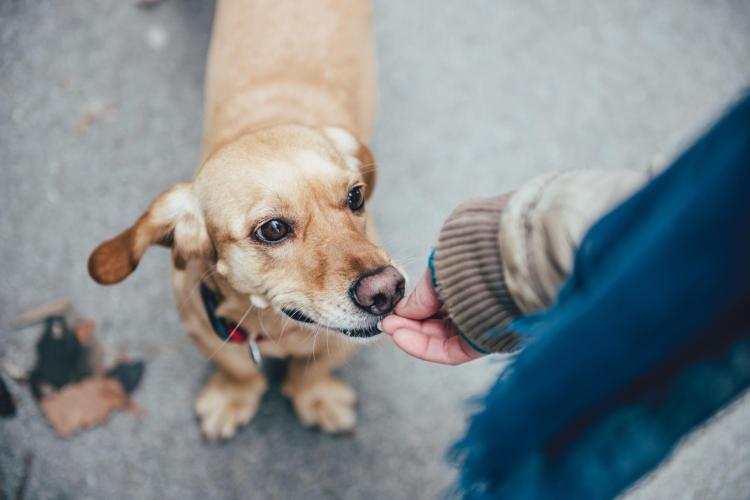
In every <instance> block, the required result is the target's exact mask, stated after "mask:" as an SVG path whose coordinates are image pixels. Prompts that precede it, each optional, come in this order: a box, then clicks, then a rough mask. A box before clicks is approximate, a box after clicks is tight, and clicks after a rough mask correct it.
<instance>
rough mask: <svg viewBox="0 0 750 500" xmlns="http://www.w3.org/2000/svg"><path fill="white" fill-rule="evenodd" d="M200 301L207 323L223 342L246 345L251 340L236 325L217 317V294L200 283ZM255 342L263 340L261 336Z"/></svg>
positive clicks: (248, 335)
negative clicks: (204, 310)
mask: <svg viewBox="0 0 750 500" xmlns="http://www.w3.org/2000/svg"><path fill="white" fill-rule="evenodd" d="M201 299H203V306H204V307H205V309H206V316H208V321H209V322H210V323H211V326H212V327H213V329H214V333H216V335H217V336H218V337H219V338H220V339H221V340H222V341H224V342H226V341H227V340H228V341H229V342H237V343H238V344H246V343H248V341H249V340H251V336H250V334H249V333H248V332H247V330H245V329H244V328H242V326H240V325H239V324H238V323H236V322H234V321H232V320H230V319H227V318H225V317H224V316H219V315H217V314H216V308H217V307H218V305H219V298H218V297H217V294H216V293H215V292H214V291H213V290H211V289H210V288H209V287H208V286H207V285H206V284H205V283H203V282H201ZM252 340H254V341H255V342H260V341H262V340H264V337H263V335H258V336H257V337H255V339H252Z"/></svg>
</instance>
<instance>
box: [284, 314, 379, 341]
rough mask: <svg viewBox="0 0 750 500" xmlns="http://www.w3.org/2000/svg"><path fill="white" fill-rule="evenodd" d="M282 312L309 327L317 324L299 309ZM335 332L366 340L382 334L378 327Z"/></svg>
mask: <svg viewBox="0 0 750 500" xmlns="http://www.w3.org/2000/svg"><path fill="white" fill-rule="evenodd" d="M281 312H283V313H284V314H286V315H287V316H289V317H290V318H292V319H293V320H295V321H299V322H300V323H307V324H308V325H314V324H316V323H315V321H314V320H313V319H312V318H310V317H309V316H307V315H305V314H304V313H303V312H302V311H300V310H299V309H286V308H282V309H281ZM332 329H333V330H338V331H339V332H341V333H343V334H344V335H346V336H347V337H352V338H358V339H366V338H369V337H374V336H376V335H379V334H380V330H379V329H378V327H377V325H373V326H371V327H368V328H354V329H351V328H332Z"/></svg>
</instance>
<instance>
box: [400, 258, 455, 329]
mask: <svg viewBox="0 0 750 500" xmlns="http://www.w3.org/2000/svg"><path fill="white" fill-rule="evenodd" d="M442 305H443V304H442V302H441V301H440V298H439V297H438V295H437V292H436V291H435V287H433V286H432V277H431V276H430V270H429V269H427V270H426V271H425V272H424V274H423V275H422V279H420V280H419V283H417V287H416V288H415V289H414V291H413V292H411V294H410V295H409V297H407V298H406V299H405V300H402V301H401V302H399V303H398V305H397V306H396V311H395V313H396V314H397V315H399V316H403V317H405V318H409V319H417V320H419V319H426V318H429V317H430V316H433V315H434V314H435V313H437V312H438V311H439V310H440V308H441V307H442Z"/></svg>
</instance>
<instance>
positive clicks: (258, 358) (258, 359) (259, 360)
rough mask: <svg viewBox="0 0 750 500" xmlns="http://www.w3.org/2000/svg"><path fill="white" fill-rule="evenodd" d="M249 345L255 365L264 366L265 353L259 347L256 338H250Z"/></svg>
mask: <svg viewBox="0 0 750 500" xmlns="http://www.w3.org/2000/svg"><path fill="white" fill-rule="evenodd" d="M247 346H248V348H249V349H250V359H252V360H253V363H255V366H257V367H258V368H261V367H262V366H263V355H262V354H261V353H260V347H258V343H257V342H256V341H255V340H253V339H250V340H249V341H248V343H247Z"/></svg>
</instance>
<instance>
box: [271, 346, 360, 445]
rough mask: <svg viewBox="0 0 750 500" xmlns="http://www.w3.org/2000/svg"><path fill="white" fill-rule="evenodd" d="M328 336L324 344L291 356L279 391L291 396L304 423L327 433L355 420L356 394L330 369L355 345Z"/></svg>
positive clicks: (348, 426)
mask: <svg viewBox="0 0 750 500" xmlns="http://www.w3.org/2000/svg"><path fill="white" fill-rule="evenodd" d="M324 335H333V334H328V333H325V334H324ZM328 340H329V342H328V344H327V345H326V346H325V348H323V349H319V350H318V351H316V352H314V353H311V354H310V355H307V356H300V357H293V358H292V360H291V361H290V363H289V370H288V373H287V377H286V381H285V382H284V385H283V386H282V392H283V393H284V395H286V396H288V397H289V398H290V399H291V400H292V404H293V405H294V410H295V412H296V413H297V416H298V417H299V419H300V421H301V422H302V423H303V424H304V425H309V426H312V425H317V426H319V427H320V428H321V429H322V430H323V431H324V432H330V433H338V432H350V431H352V430H354V425H355V424H356V422H357V413H356V411H355V407H354V405H355V403H356V399H357V397H356V394H355V392H354V389H352V388H351V387H350V386H349V385H347V384H346V383H344V382H343V381H341V380H339V379H338V378H336V377H334V376H333V375H331V372H332V371H333V370H334V369H335V368H336V367H338V366H339V365H341V363H343V362H344V361H345V360H346V358H348V357H349V356H350V355H351V354H352V352H354V350H355V346H354V345H353V344H352V343H349V342H346V341H344V340H342V339H339V338H336V337H333V336H332V337H331V338H330V339H328Z"/></svg>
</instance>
